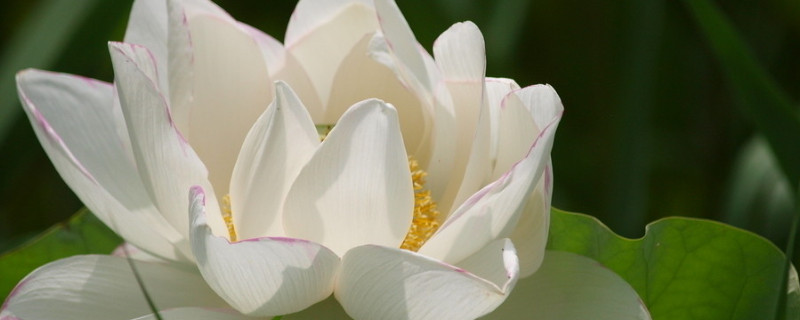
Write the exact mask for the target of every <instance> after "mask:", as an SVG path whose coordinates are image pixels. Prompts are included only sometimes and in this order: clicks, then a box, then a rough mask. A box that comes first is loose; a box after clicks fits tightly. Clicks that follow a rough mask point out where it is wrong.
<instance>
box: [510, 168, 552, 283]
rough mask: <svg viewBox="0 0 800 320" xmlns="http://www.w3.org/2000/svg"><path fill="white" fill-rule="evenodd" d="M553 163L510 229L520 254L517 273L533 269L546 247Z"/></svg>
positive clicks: (532, 270)
mask: <svg viewBox="0 0 800 320" xmlns="http://www.w3.org/2000/svg"><path fill="white" fill-rule="evenodd" d="M552 186H553V169H552V164H551V165H548V166H547V167H545V169H544V176H543V177H542V178H541V179H540V180H539V182H538V183H537V185H536V189H534V190H533V192H532V193H531V195H530V197H529V198H528V201H527V202H526V203H525V207H523V208H522V212H521V213H520V216H519V222H517V226H516V227H515V228H514V231H512V233H511V237H510V238H511V241H513V242H514V245H515V246H516V248H517V255H519V268H520V276H521V277H522V278H526V277H528V276H530V275H531V274H533V273H534V272H536V270H537V269H539V266H540V265H541V264H542V259H544V252H545V247H547V234H548V230H549V228H550V199H551V197H552V195H553V188H552Z"/></svg>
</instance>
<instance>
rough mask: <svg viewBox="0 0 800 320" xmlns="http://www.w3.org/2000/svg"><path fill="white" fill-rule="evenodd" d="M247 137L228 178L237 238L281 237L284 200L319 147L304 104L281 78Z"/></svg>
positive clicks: (312, 124)
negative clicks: (271, 99)
mask: <svg viewBox="0 0 800 320" xmlns="http://www.w3.org/2000/svg"><path fill="white" fill-rule="evenodd" d="M275 90H276V95H275V97H276V98H275V101H274V102H273V103H272V105H270V107H269V108H268V109H267V110H266V111H265V112H264V114H262V115H261V117H260V118H259V119H258V120H257V121H256V123H255V125H253V128H252V129H250V133H249V134H248V135H247V138H246V139H245V142H244V145H243V146H242V151H241V152H240V154H239V158H238V160H237V163H236V167H235V168H234V170H233V177H232V178H231V208H232V209H233V212H234V214H233V221H234V224H235V226H236V232H237V235H238V237H239V238H240V239H249V238H255V237H263V236H273V237H279V236H285V235H286V234H285V232H284V231H283V215H282V214H281V210H282V209H283V200H284V199H285V198H286V194H287V193H288V192H289V187H290V186H291V185H292V182H294V179H295V178H296V177H297V174H298V173H299V172H300V169H301V168H302V167H303V165H305V164H306V162H308V160H309V159H310V158H311V156H312V155H313V154H314V151H315V150H316V148H317V145H319V135H318V133H317V130H316V128H315V127H314V123H313V122H311V117H310V116H309V115H308V112H307V111H306V110H305V108H303V104H302V103H301V102H300V100H299V99H298V98H297V96H296V95H295V94H294V92H292V89H291V88H290V87H289V86H288V85H287V84H286V83H285V82H276V84H275Z"/></svg>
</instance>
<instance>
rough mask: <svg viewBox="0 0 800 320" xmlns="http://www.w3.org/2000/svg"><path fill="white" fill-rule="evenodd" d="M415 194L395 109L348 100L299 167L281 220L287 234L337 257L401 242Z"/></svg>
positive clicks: (378, 102) (377, 103)
mask: <svg viewBox="0 0 800 320" xmlns="http://www.w3.org/2000/svg"><path fill="white" fill-rule="evenodd" d="M413 208H414V194H413V189H412V186H411V173H410V171H409V167H408V160H407V156H406V151H405V148H404V147H403V139H402V137H401V136H400V127H399V124H398V123H397V112H396V111H395V109H394V108H393V107H392V106H391V105H387V104H385V103H383V102H381V101H379V100H366V101H363V102H360V103H358V104H356V105H354V106H353V107H352V108H350V110H348V111H347V112H346V113H345V114H344V115H343V116H342V119H341V120H340V121H339V123H338V124H337V125H336V127H334V128H333V130H332V131H331V132H330V134H329V135H328V137H327V138H326V139H325V141H324V142H322V144H321V145H320V147H319V149H317V152H316V153H315V154H314V156H313V157H312V158H311V160H310V161H309V162H308V164H306V166H305V167H304V168H303V169H302V170H301V171H300V175H299V176H298V177H297V180H295V183H294V185H292V188H291V189H290V191H289V195H288V196H287V199H286V204H285V206H284V216H283V221H284V225H285V227H286V233H287V234H288V235H289V236H291V237H297V238H302V239H309V240H311V241H314V242H317V243H321V244H323V245H325V246H326V247H328V248H331V250H333V251H334V252H336V253H337V254H339V255H340V256H341V255H343V254H344V253H345V252H347V250H349V249H350V248H353V247H356V246H359V245H362V244H367V243H372V244H379V245H386V246H398V247H399V246H400V244H401V243H402V241H403V239H404V238H405V235H406V232H407V231H408V227H409V225H410V224H411V218H412V212H413Z"/></svg>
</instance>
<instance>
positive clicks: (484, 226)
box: [420, 114, 561, 263]
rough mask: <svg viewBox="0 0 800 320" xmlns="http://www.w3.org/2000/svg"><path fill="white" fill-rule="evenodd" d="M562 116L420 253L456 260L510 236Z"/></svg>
mask: <svg viewBox="0 0 800 320" xmlns="http://www.w3.org/2000/svg"><path fill="white" fill-rule="evenodd" d="M560 119H561V115H560V114H558V115H557V116H555V117H554V118H552V119H550V124H548V125H547V126H546V127H544V129H543V130H542V132H541V133H540V134H539V137H538V138H537V139H536V141H535V142H534V143H533V145H532V146H531V147H530V148H529V151H528V154H527V155H526V156H525V157H524V158H522V159H521V160H520V161H519V162H517V163H516V164H515V165H514V166H513V167H512V168H511V170H509V171H508V172H507V173H506V174H504V175H503V176H502V177H500V178H499V179H498V180H497V181H495V182H493V183H491V184H489V185H487V186H486V187H484V188H483V189H481V190H480V191H478V192H476V193H475V194H474V195H472V196H471V197H470V198H469V199H467V201H465V202H464V203H463V204H462V205H461V206H460V207H459V208H458V209H456V210H455V211H454V212H453V213H452V214H451V215H450V216H449V217H448V218H447V220H446V221H445V223H444V224H443V225H442V227H441V228H439V231H438V232H437V233H436V234H434V235H433V237H432V238H431V239H430V240H429V241H428V242H427V243H426V244H425V245H424V246H423V247H422V248H421V249H420V253H424V254H426V255H430V256H432V257H436V258H438V259H441V260H443V261H447V262H450V263H456V262H459V261H461V260H463V259H464V258H466V257H468V256H469V255H471V254H472V253H474V252H476V251H477V250H479V249H480V248H482V247H483V246H485V245H486V244H487V243H489V242H491V241H494V240H495V239H499V238H505V237H508V236H510V235H511V232H512V231H513V230H514V228H515V226H516V224H517V222H518V221H519V216H520V213H521V211H522V208H523V207H524V205H525V203H526V202H527V199H528V197H529V195H530V194H531V192H533V190H534V187H535V186H536V183H537V182H538V181H539V180H540V179H541V177H542V176H543V175H544V174H543V172H544V168H545V165H546V164H547V163H548V161H549V159H550V149H551V148H552V146H553V140H554V138H555V131H556V127H557V126H558V122H559V121H560ZM464 239H469V241H465V240H464Z"/></svg>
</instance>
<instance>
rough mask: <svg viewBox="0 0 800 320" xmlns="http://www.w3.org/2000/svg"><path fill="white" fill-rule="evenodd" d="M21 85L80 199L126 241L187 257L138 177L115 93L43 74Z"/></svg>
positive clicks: (28, 76)
mask: <svg viewBox="0 0 800 320" xmlns="http://www.w3.org/2000/svg"><path fill="white" fill-rule="evenodd" d="M17 86H18V89H19V96H20V100H22V104H23V106H24V109H25V112H26V113H27V115H28V118H29V119H30V121H31V125H32V127H33V129H34V132H35V133H36V136H37V137H38V138H39V141H40V142H41V144H42V147H43V148H44V150H45V152H47V155H48V156H49V157H50V159H51V161H53V165H54V166H55V167H56V170H57V171H58V172H59V174H60V175H61V177H62V178H63V179H64V181H65V182H66V183H67V184H68V185H69V186H70V188H72V190H73V191H74V192H75V193H76V194H77V195H78V197H79V198H80V199H81V201H82V202H83V203H84V204H85V205H86V206H87V207H89V209H90V210H92V212H94V214H95V215H96V216H97V217H98V218H100V220H102V221H103V222H104V223H105V224H106V225H107V226H109V227H110V228H111V229H113V230H114V231H115V232H116V233H117V234H119V235H120V236H122V237H123V238H125V239H126V240H127V241H130V242H132V243H134V244H136V245H137V246H139V247H140V248H142V249H145V250H147V251H148V252H150V253H153V254H155V255H158V256H161V257H163V258H166V259H171V260H183V259H185V257H182V255H181V254H180V253H179V252H177V251H176V250H175V248H174V246H173V244H174V243H178V242H180V241H181V240H182V236H181V234H180V233H178V232H177V231H176V230H175V229H174V228H173V227H172V226H171V225H170V224H169V223H168V222H167V221H166V220H164V218H163V217H162V216H161V215H160V213H159V212H158V210H157V209H156V207H155V206H154V204H153V202H152V200H150V197H149V195H148V194H147V191H146V190H145V186H144V185H143V183H142V180H141V178H140V177H139V172H138V170H137V168H136V165H135V163H134V159H133V157H132V155H131V150H130V139H129V138H128V132H127V131H125V130H124V128H125V126H126V125H125V120H124V119H123V118H122V115H121V114H120V111H119V110H115V109H114V108H115V105H114V103H113V102H112V100H113V99H114V98H113V96H112V90H113V87H112V86H111V85H110V84H108V83H105V82H101V81H97V80H93V79H88V78H82V77H77V76H72V75H67V74H57V73H50V72H44V71H38V70H26V71H23V72H20V73H19V74H18V75H17ZM116 107H118V106H116ZM119 128H123V130H119Z"/></svg>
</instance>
